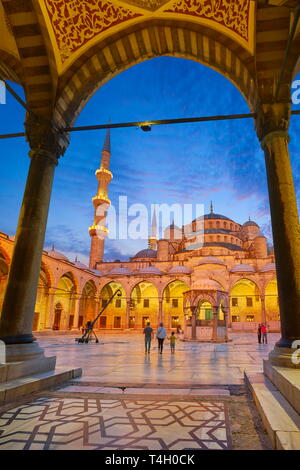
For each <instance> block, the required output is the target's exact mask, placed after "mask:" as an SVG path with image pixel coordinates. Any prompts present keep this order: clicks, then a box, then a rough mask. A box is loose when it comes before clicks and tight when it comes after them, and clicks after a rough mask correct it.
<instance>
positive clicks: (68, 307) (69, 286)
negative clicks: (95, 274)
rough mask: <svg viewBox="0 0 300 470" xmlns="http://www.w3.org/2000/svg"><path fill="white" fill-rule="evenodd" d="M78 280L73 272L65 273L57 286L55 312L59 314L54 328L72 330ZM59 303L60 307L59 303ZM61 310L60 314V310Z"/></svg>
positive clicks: (54, 303)
mask: <svg viewBox="0 0 300 470" xmlns="http://www.w3.org/2000/svg"><path fill="white" fill-rule="evenodd" d="M76 286H77V283H76V280H75V278H74V276H73V274H72V273H71V272H67V273H64V274H63V275H62V276H61V277H60V279H59V281H58V283H57V286H56V287H55V291H54V300H53V305H54V314H55V315H57V318H56V320H57V321H56V320H55V315H54V322H53V328H54V329H62V330H68V329H69V330H71V329H72V328H73V325H74V318H75V300H76V292H77V290H76ZM58 304H59V307H57V305H58ZM59 310H60V314H59V312H58V311H59Z"/></svg>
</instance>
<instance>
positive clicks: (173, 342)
mask: <svg viewBox="0 0 300 470" xmlns="http://www.w3.org/2000/svg"><path fill="white" fill-rule="evenodd" d="M176 340H177V338H176V336H175V333H174V331H172V334H171V336H170V338H169V341H170V346H171V353H172V354H174V352H175V343H176Z"/></svg>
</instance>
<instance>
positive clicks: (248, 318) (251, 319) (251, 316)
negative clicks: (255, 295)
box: [246, 315, 254, 322]
mask: <svg viewBox="0 0 300 470" xmlns="http://www.w3.org/2000/svg"><path fill="white" fill-rule="evenodd" d="M246 321H249V322H251V321H254V315H246Z"/></svg>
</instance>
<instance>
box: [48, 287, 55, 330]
mask: <svg viewBox="0 0 300 470" xmlns="http://www.w3.org/2000/svg"><path fill="white" fill-rule="evenodd" d="M54 293H55V289H54V288H52V287H50V289H49V300H48V304H47V309H48V316H47V321H46V330H51V329H52V326H53V320H54Z"/></svg>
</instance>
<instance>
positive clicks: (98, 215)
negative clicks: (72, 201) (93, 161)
mask: <svg viewBox="0 0 300 470" xmlns="http://www.w3.org/2000/svg"><path fill="white" fill-rule="evenodd" d="M109 164H110V129H107V132H106V136H105V141H104V145H103V149H102V154H101V164H100V168H99V169H98V170H97V171H96V173H95V175H96V178H97V180H98V190H97V195H96V196H95V197H93V199H92V200H93V204H94V208H95V212H94V224H93V225H91V226H90V227H89V234H90V236H91V251H90V263H89V267H90V269H95V268H96V264H97V262H101V261H102V260H103V253H104V240H105V237H106V236H107V235H108V228H107V227H106V226H105V224H106V214H107V211H108V209H109V206H110V200H109V199H108V197H107V196H108V185H109V183H110V181H111V180H112V177H113V175H112V172H111V171H110V170H109ZM101 206H102V207H101Z"/></svg>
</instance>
